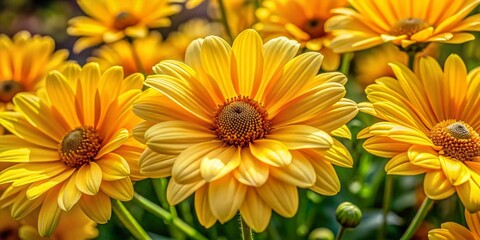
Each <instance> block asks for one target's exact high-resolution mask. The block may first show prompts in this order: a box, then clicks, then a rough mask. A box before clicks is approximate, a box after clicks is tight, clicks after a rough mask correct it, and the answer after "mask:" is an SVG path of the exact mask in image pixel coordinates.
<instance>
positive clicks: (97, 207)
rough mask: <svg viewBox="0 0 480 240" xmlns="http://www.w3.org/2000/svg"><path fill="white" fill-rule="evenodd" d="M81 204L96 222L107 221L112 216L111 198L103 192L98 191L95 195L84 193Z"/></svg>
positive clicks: (84, 210) (86, 213) (83, 209)
mask: <svg viewBox="0 0 480 240" xmlns="http://www.w3.org/2000/svg"><path fill="white" fill-rule="evenodd" d="M79 205H80V208H82V211H83V212H84V213H85V215H87V216H88V217H89V218H90V219H92V220H93V221H95V222H96V223H99V224H104V223H107V222H108V220H110V217H111V216H112V205H111V202H110V198H109V197H108V196H107V195H106V194H104V193H103V192H98V194H97V195H95V196H89V195H86V194H82V197H81V198H80V201H79Z"/></svg>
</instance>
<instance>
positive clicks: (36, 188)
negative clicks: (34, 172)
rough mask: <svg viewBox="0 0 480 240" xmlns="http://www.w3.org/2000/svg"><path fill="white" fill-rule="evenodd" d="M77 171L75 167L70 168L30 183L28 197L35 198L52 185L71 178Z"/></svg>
mask: <svg viewBox="0 0 480 240" xmlns="http://www.w3.org/2000/svg"><path fill="white" fill-rule="evenodd" d="M74 172H75V169H68V170H66V171H64V172H62V173H60V174H58V175H57V176H55V177H53V178H49V179H46V180H43V181H38V182H35V183H33V184H30V186H28V189H27V198H28V199H35V198H37V197H39V196H40V195H42V194H44V193H45V192H47V191H48V190H50V189H51V188H52V187H55V186H56V185H58V184H60V183H63V182H64V181H65V179H67V178H70V177H71V176H72V174H73V173H74Z"/></svg>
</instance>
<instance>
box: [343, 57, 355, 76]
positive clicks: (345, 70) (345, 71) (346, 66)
mask: <svg viewBox="0 0 480 240" xmlns="http://www.w3.org/2000/svg"><path fill="white" fill-rule="evenodd" d="M352 58H353V53H352V52H349V53H345V54H343V55H342V65H341V66H340V72H342V73H343V74H344V75H345V76H346V77H348V74H349V73H350V63H351V62H352Z"/></svg>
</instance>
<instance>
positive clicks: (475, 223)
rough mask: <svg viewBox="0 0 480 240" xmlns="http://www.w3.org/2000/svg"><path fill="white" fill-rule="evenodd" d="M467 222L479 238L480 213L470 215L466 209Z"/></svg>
mask: <svg viewBox="0 0 480 240" xmlns="http://www.w3.org/2000/svg"><path fill="white" fill-rule="evenodd" d="M465 220H467V225H468V228H469V229H470V230H471V231H472V232H473V233H474V234H476V235H477V236H480V212H476V213H470V212H469V211H468V210H467V209H465Z"/></svg>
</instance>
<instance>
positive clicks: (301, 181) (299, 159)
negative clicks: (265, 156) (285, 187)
mask: <svg viewBox="0 0 480 240" xmlns="http://www.w3.org/2000/svg"><path fill="white" fill-rule="evenodd" d="M270 175H271V176H274V177H276V178H277V179H278V180H280V181H283V182H285V183H288V184H292V185H295V186H298V187H301V188H308V187H312V186H313V184H314V183H315V179H316V174H315V169H314V168H313V166H312V164H310V162H309V160H307V159H306V158H305V156H303V155H302V154H301V153H299V152H296V151H294V152H292V162H291V163H290V164H288V165H287V166H285V167H279V168H275V167H272V168H271V169H270Z"/></svg>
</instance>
